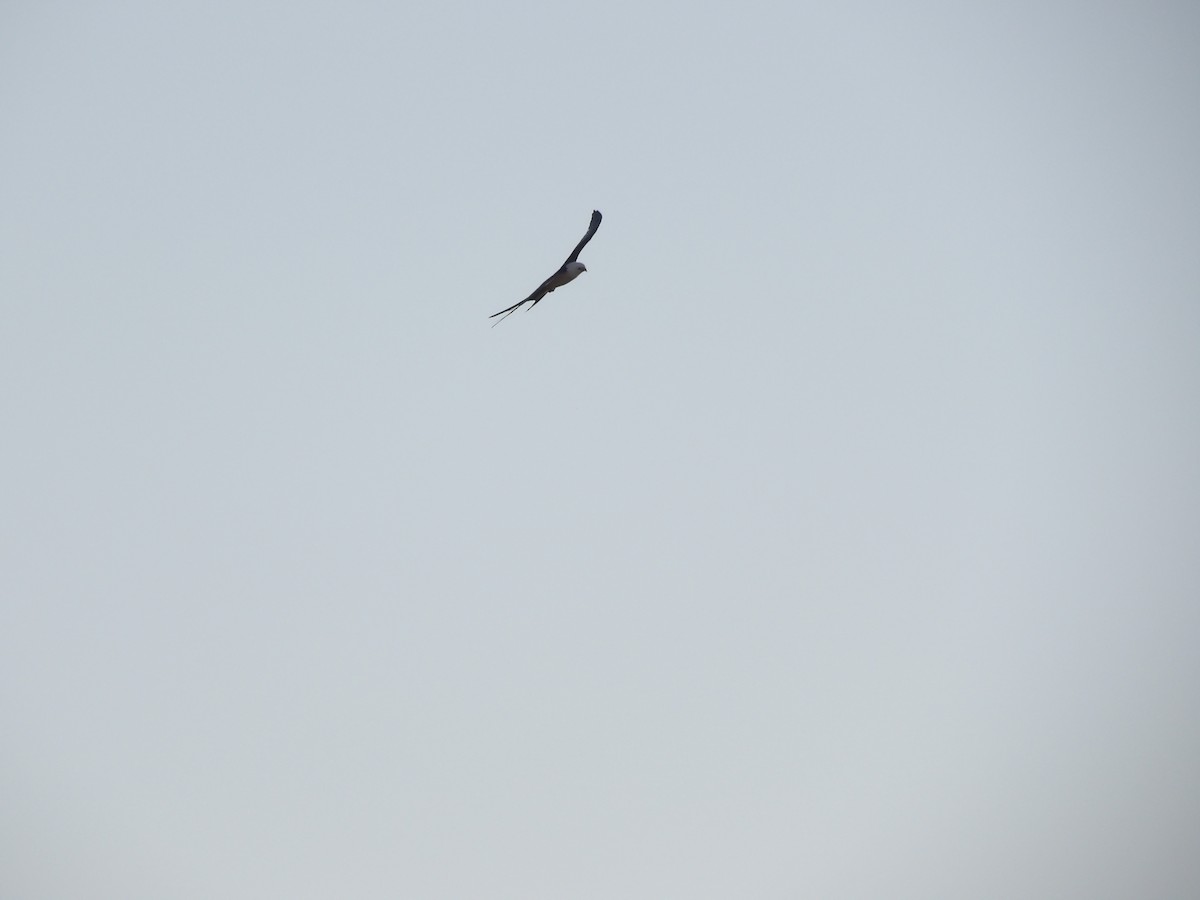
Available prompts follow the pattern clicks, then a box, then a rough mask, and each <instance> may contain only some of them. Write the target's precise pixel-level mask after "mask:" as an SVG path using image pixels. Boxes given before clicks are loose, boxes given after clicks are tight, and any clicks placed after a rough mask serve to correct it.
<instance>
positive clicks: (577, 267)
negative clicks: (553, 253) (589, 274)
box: [567, 262, 587, 278]
mask: <svg viewBox="0 0 1200 900" xmlns="http://www.w3.org/2000/svg"><path fill="white" fill-rule="evenodd" d="M567 271H568V272H570V273H571V277H572V278H574V277H575V276H576V275H578V274H579V273H580V272H586V271H587V266H585V265H584V264H583V263H581V262H573V263H567Z"/></svg>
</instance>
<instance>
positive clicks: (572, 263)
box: [488, 209, 603, 328]
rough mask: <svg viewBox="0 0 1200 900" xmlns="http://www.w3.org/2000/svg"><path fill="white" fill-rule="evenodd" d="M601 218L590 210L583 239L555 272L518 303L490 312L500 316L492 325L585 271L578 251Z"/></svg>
mask: <svg viewBox="0 0 1200 900" xmlns="http://www.w3.org/2000/svg"><path fill="white" fill-rule="evenodd" d="M602 218H603V216H601V215H600V210H598V209H594V210H592V224H591V225H589V226H588V230H587V234H585V235H584V236H583V240H581V241H580V242H579V243H578V244H576V245H575V249H574V250H572V251H571V255H570V256H568V257H567V261H566V262H565V263H563V264H562V265H561V266H559V267H558V271H557V272H555V273H554V274H553V275H551V276H550V277H549V278H547V279H546V280H545V281H543V282H542V283H541V285H539V286H538V289H537V290H536V291H534V292H533V293H532V294H530V295H529V296H528V297H526V298H525V299H524V300H522V301H521V302H520V303H514V304H513V305H512V306H510V307H509V308H508V309H502V310H500V312H498V313H492V314H491V315H490V316H488V318H489V319H495V318H496V316H500V318H499V319H498V320H497V321H496V322H495V324H493V325H492V327H493V328H495V327H496V325H499V324H500V323H501V322H503V321H504V320H505V319H507V318H508V317H509V316H511V315H512V314H513V313H515V312H516V311H517V310H518V309H520V308H521V307H522V306H524V305H525V304H526V303H528V304H529V308H530V309H533V308H534V307H535V306H537V305H538V302H539V301H540V300H541V299H542V298H543V297H545V296H546V295H547V294H549V293H550V292H551V291H553V290H554V289H555V288H560V287H562V286H563V285H564V284H566V283H567V282H568V281H573V280H574V279H575V278H577V277H579V273H580V272H586V271H587V266H585V265H584V264H583V263H581V262H580V261H579V253H580V251H581V250H583V248H584V247H586V246H587V242H588V241H590V240H591V239H592V235H594V234H595V233H596V229H598V228H599V227H600V220H601V219H602Z"/></svg>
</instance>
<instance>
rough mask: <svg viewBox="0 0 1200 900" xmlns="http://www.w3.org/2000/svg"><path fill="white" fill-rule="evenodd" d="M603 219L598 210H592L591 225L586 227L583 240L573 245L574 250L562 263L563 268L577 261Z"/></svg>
mask: <svg viewBox="0 0 1200 900" xmlns="http://www.w3.org/2000/svg"><path fill="white" fill-rule="evenodd" d="M603 218H604V216H602V215H600V210H598V209H593V210H592V224H591V225H589V226H588V230H587V234H585V235H584V236H583V240H582V241H580V242H579V243H578V244H576V245H575V249H574V250H572V251H571V255H570V256H568V257H567V260H566V262H564V263H563V265H564V266H565V265H566V264H567V263H573V262H575V261H576V260H577V259H579V254H580V253H581V252H582V251H583V248H584V247H586V246H587V242H588V241H590V240H591V239H592V237H593V235H595V233H596V232H597V231H598V230H599V229H600V220H601V219H603Z"/></svg>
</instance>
